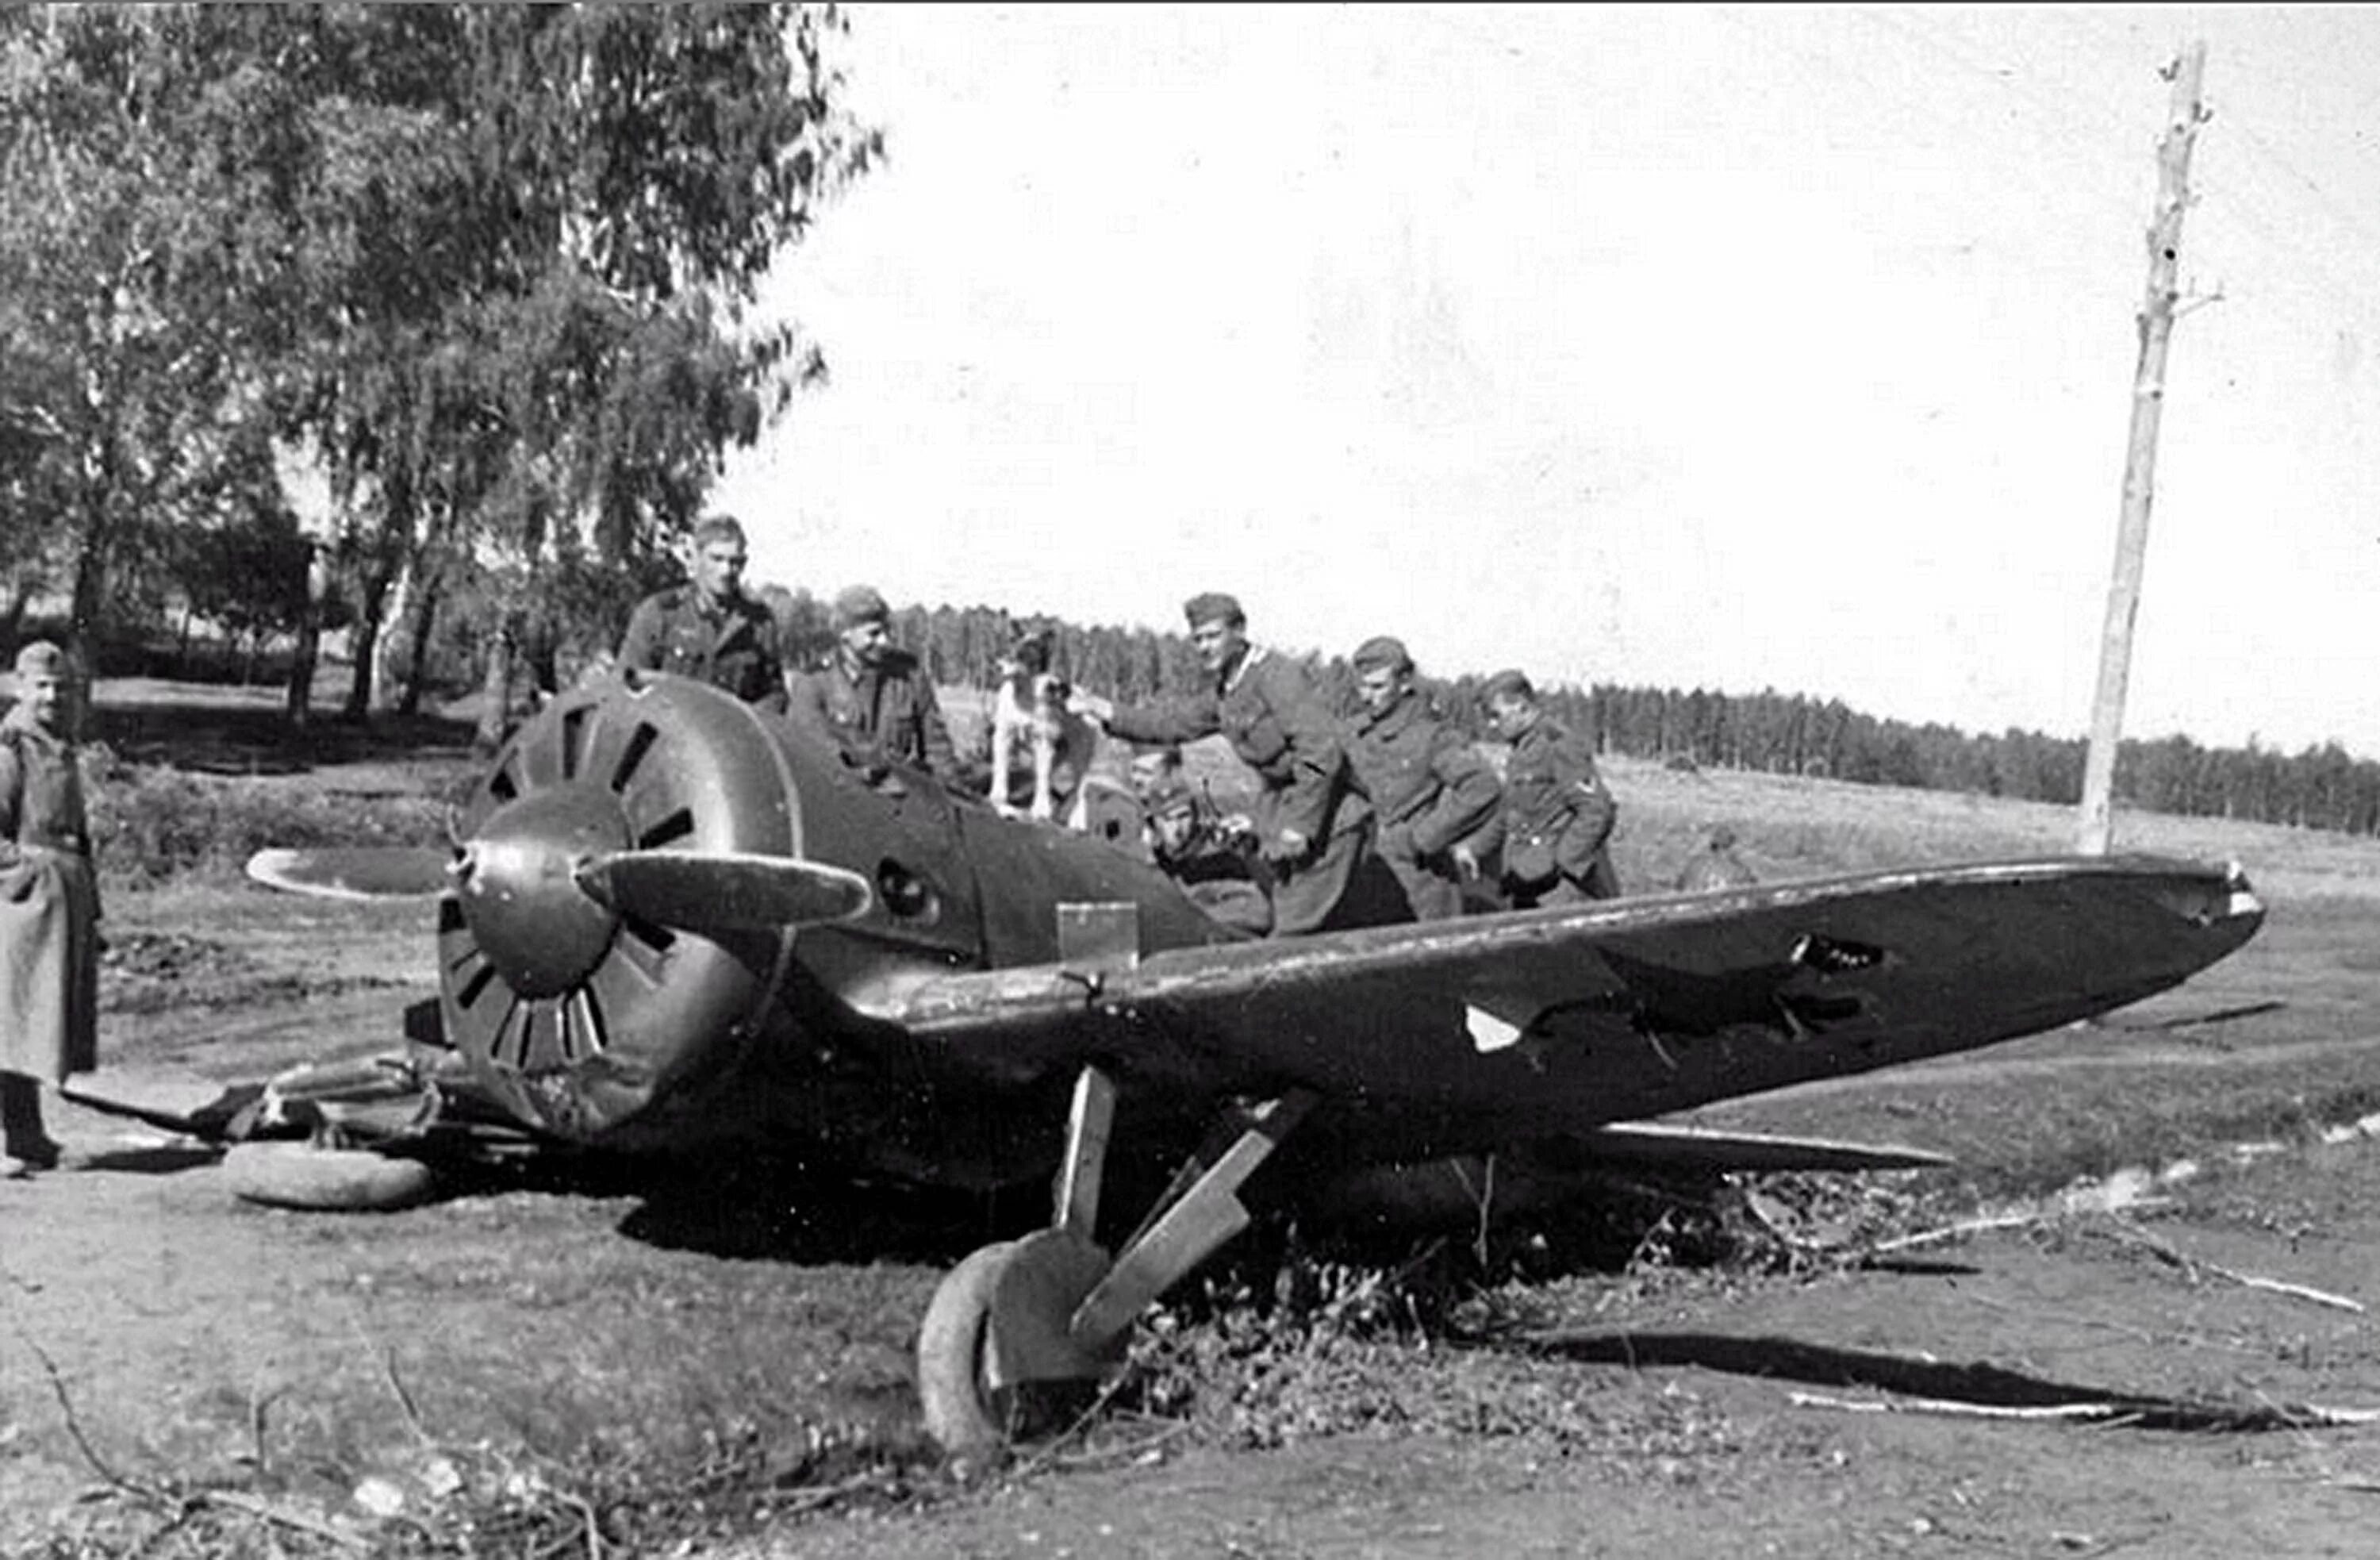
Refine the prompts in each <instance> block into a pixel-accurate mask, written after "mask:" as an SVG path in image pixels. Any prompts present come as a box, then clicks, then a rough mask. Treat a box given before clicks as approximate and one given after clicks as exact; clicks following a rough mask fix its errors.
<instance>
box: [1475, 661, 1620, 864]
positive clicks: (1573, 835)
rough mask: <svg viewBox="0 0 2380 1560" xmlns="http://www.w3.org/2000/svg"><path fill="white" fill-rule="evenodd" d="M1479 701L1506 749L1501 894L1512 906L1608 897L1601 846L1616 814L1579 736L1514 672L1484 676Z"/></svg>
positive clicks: (1606, 851) (1604, 845) (1604, 848)
mask: <svg viewBox="0 0 2380 1560" xmlns="http://www.w3.org/2000/svg"><path fill="white" fill-rule="evenodd" d="M1487 698H1488V715H1489V717H1490V718H1491V719H1493V720H1494V721H1495V723H1496V728H1497V731H1498V732H1499V733H1500V735H1501V736H1502V737H1505V739H1506V740H1508V741H1510V742H1511V743H1512V758H1511V760H1510V761H1509V762H1507V763H1506V765H1505V767H1504V891H1505V893H1507V894H1508V895H1510V896H1512V904H1513V907H1514V908H1517V909H1527V908H1533V907H1536V906H1543V905H1568V904H1575V903H1577V902H1579V901H1581V900H1585V899H1609V898H1612V897H1614V896H1617V895H1618V894H1619V892H1620V879H1619V876H1618V874H1616V873H1615V872H1613V871H1612V870H1611V857H1610V853H1609V842H1610V839H1611V825H1612V823H1613V821H1614V820H1615V819H1616V818H1617V817H1618V815H1619V809H1618V808H1617V806H1615V805H1614V804H1613V802H1612V799H1611V793H1610V792H1609V791H1608V790H1606V789H1604V786H1603V777H1602V776H1601V775H1599V774H1596V772H1595V757H1594V754H1593V753H1592V752H1591V751H1590V750H1589V749H1588V747H1587V743H1586V740H1585V738H1584V737H1578V736H1575V735H1573V734H1572V733H1571V732H1568V731H1565V730H1564V729H1562V727H1561V725H1560V724H1559V723H1557V722H1556V721H1555V720H1554V719H1553V718H1552V717H1551V716H1549V715H1548V714H1547V713H1545V712H1544V711H1543V710H1542V709H1541V708H1540V707H1539V706H1538V704H1537V695H1536V689H1534V688H1533V687H1531V686H1530V683H1529V679H1528V678H1527V677H1526V676H1523V675H1522V674H1521V673H1519V672H1511V671H1507V672H1499V673H1497V674H1496V675H1495V676H1492V677H1490V678H1488V687H1487Z"/></svg>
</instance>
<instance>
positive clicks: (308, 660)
mask: <svg viewBox="0 0 2380 1560" xmlns="http://www.w3.org/2000/svg"><path fill="white" fill-rule="evenodd" d="M330 593H331V568H330V564H329V561H328V560H327V559H325V558H324V557H323V556H322V546H321V545H320V544H319V543H318V544H316V546H315V548H314V555H313V559H312V561H311V562H310V563H308V564H307V566H306V611H305V613H304V615H303V616H302V617H301V618H300V619H299V621H298V624H297V647H296V649H295V650H293V651H292V652H291V653H290V657H289V702H288V717H289V724H290V725H293V726H298V727H301V728H302V727H303V726H304V725H306V724H307V721H308V718H309V717H310V715H311V713H312V701H313V697H314V666H315V664H316V663H317V662H318V661H320V660H321V659H322V602H323V600H324V599H325V598H326V597H328V596H329V595H330Z"/></svg>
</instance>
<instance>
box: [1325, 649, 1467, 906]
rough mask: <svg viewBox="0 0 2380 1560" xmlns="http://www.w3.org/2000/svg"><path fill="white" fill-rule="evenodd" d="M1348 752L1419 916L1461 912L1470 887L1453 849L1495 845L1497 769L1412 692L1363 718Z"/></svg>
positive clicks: (1381, 844)
mask: <svg viewBox="0 0 2380 1560" xmlns="http://www.w3.org/2000/svg"><path fill="white" fill-rule="evenodd" d="M1347 757H1348V760H1349V761H1350V762H1352V763H1353V764H1354V767H1355V779H1356V781H1357V783H1358V784H1360V785H1361V786H1363V787H1364V791H1365V793H1366V795H1367V796H1369V797H1370V798H1371V800H1372V809H1373V811H1374V813H1375V815H1376V816H1377V817H1378V834H1377V835H1375V838H1374V844H1375V847H1376V848H1377V849H1378V851H1379V853H1380V859H1382V860H1384V861H1386V862H1387V863H1388V864H1389V870H1390V871H1392V872H1394V873H1395V874H1396V878H1397V883H1398V884H1399V885H1400V886H1402V887H1403V889H1404V891H1405V898H1406V899H1407V900H1408V901H1409V902H1410V903H1411V904H1412V906H1413V912H1414V916H1415V919H1417V920H1445V919H1447V918H1448V917H1450V916H1457V915H1461V914H1462V913H1463V886H1462V884H1461V882H1460V881H1459V880H1458V879H1457V878H1456V876H1455V875H1454V868H1453V864H1452V862H1451V860H1450V859H1448V856H1447V852H1448V851H1450V850H1451V849H1452V848H1453V847H1455V846H1456V845H1458V844H1461V843H1463V842H1465V841H1468V842H1470V844H1471V847H1472V849H1473V851H1474V852H1475V854H1478V855H1483V856H1484V855H1486V854H1487V853H1488V851H1490V850H1492V849H1493V848H1494V847H1495V843H1496V842H1495V839H1494V837H1493V836H1494V835H1497V834H1498V833H1499V832H1500V826H1499V820H1498V817H1497V813H1498V804H1499V803H1500V801H1501V799H1502V793H1501V791H1500V788H1499V786H1497V783H1496V772H1495V771H1494V770H1492V769H1490V768H1488V762H1487V761H1486V760H1485V759H1482V758H1481V757H1480V756H1479V755H1478V754H1477V753H1475V752H1474V751H1472V750H1471V744H1470V743H1468V742H1466V741H1464V740H1463V734H1462V733H1461V732H1459V731H1457V730H1455V729H1454V727H1452V726H1451V725H1447V724H1446V723H1445V722H1444V721H1442V720H1440V719H1439V717H1438V713H1437V712H1436V711H1435V710H1432V709H1431V708H1430V707H1429V702H1428V701H1427V700H1426V699H1424V698H1423V697H1422V696H1421V695H1420V694H1418V693H1415V692H1412V691H1410V690H1409V691H1407V692H1406V693H1405V694H1404V695H1403V697H1402V698H1400V699H1399V700H1398V701H1396V702H1395V703H1394V704H1392V705H1390V707H1389V709H1388V711H1387V713H1384V714H1379V715H1374V714H1372V713H1370V712H1368V711H1366V712H1365V713H1362V714H1361V715H1359V716H1357V718H1356V719H1355V721H1354V725H1353V726H1352V727H1351V728H1350V730H1349V733H1348V740H1347Z"/></svg>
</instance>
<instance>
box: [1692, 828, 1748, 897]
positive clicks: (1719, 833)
mask: <svg viewBox="0 0 2380 1560" xmlns="http://www.w3.org/2000/svg"><path fill="white" fill-rule="evenodd" d="M1759 881H1760V878H1759V876H1758V874H1756V873H1755V872H1754V871H1753V870H1752V868H1751V867H1750V866H1748V865H1746V864H1745V862H1744V859H1743V857H1741V856H1738V855H1737V854H1736V853H1735V830H1734V829H1733V828H1732V827H1730V826H1729V825H1728V824H1725V823H1714V824H1712V825H1711V826H1710V829H1709V831H1708V832H1707V833H1706V834H1705V835H1704V836H1703V847H1702V848H1701V849H1700V850H1697V851H1695V852H1694V856H1693V858H1692V859H1689V860H1688V861H1687V862H1686V864H1685V867H1684V868H1683V869H1682V871H1680V872H1679V873H1678V892H1679V893H1681V894H1708V893H1710V892H1711V891H1713V890H1714V889H1720V888H1749V887H1751V886H1752V885H1753V884H1756V883H1758V882H1759Z"/></svg>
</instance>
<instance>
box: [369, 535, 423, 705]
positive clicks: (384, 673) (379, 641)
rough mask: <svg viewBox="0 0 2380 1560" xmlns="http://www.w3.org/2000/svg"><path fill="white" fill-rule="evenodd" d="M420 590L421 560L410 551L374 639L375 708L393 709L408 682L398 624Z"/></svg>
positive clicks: (398, 575) (411, 606)
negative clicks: (400, 692) (399, 691)
mask: <svg viewBox="0 0 2380 1560" xmlns="http://www.w3.org/2000/svg"><path fill="white" fill-rule="evenodd" d="M420 591H421V565H420V560H419V558H417V557H415V556H414V555H411V554H410V553H408V554H407V556H406V559H405V564H404V567H401V568H399V569H398V570H397V573H396V584H395V588H394V589H393V590H391V591H390V592H389V596H388V610H387V611H386V612H384V613H383V614H382V627H381V631H380V632H379V634H378V635H377V636H375V638H374V640H373V650H374V656H373V663H372V689H371V702H372V707H373V708H375V709H382V710H386V709H392V708H395V705H396V704H397V701H398V690H399V689H402V688H403V687H404V685H405V659H406V652H407V648H408V647H407V642H406V639H405V636H403V635H401V634H399V633H398V632H397V631H396V630H397V626H398V625H399V624H401V623H403V622H404V621H405V619H406V615H407V613H409V612H411V611H412V610H413V601H414V598H415V597H416V596H417V595H419V594H420Z"/></svg>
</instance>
